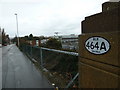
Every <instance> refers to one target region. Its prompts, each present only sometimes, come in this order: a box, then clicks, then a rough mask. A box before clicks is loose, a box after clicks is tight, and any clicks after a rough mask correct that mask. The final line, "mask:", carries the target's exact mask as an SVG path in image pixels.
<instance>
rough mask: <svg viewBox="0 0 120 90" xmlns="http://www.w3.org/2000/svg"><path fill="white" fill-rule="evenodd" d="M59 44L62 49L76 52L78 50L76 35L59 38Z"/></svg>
mask: <svg viewBox="0 0 120 90" xmlns="http://www.w3.org/2000/svg"><path fill="white" fill-rule="evenodd" d="M61 43H62V48H63V49H70V50H77V49H78V35H74V34H71V35H64V36H61Z"/></svg>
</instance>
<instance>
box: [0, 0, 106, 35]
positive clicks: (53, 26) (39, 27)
mask: <svg viewBox="0 0 120 90" xmlns="http://www.w3.org/2000/svg"><path fill="white" fill-rule="evenodd" d="M106 1H108V0H0V21H1V22H0V27H2V28H4V29H5V32H6V33H7V34H9V36H10V37H14V36H15V35H16V34H17V27H16V16H15V15H14V14H15V13H17V16H18V31H19V36H26V35H29V34H31V33H32V34H33V35H34V36H42V35H44V36H53V35H55V32H58V34H59V35H69V34H77V35H79V34H81V21H83V20H84V19H85V17H87V16H90V15H93V14H96V13H99V12H101V11H102V3H104V2H106Z"/></svg>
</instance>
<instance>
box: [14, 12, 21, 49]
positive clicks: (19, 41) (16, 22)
mask: <svg viewBox="0 0 120 90" xmlns="http://www.w3.org/2000/svg"><path fill="white" fill-rule="evenodd" d="M15 16H16V25H17V39H18V47H19V45H20V41H19V32H18V17H17V13H15Z"/></svg>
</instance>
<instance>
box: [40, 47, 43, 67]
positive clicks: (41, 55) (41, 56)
mask: <svg viewBox="0 0 120 90" xmlns="http://www.w3.org/2000/svg"><path fill="white" fill-rule="evenodd" d="M40 62H41V67H42V68H43V54H42V48H40Z"/></svg>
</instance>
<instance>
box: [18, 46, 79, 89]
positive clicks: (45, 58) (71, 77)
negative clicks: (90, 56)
mask: <svg viewBox="0 0 120 90" xmlns="http://www.w3.org/2000/svg"><path fill="white" fill-rule="evenodd" d="M20 49H21V50H22V51H23V52H24V53H25V54H27V55H28V56H30V57H31V58H32V59H33V60H35V61H37V62H38V63H40V65H41V67H42V68H43V69H44V68H45V69H47V70H48V71H50V72H51V73H52V75H53V76H55V77H56V78H57V77H58V76H60V77H61V78H64V79H65V80H62V81H64V82H62V83H61V82H60V81H59V80H57V79H56V81H59V82H56V81H54V82H56V84H57V86H61V87H66V88H69V87H73V86H76V87H77V86H78V75H79V73H78V53H76V52H68V51H61V50H56V49H49V48H43V47H36V46H30V45H21V46H20ZM55 77H54V79H55Z"/></svg>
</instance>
